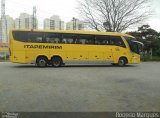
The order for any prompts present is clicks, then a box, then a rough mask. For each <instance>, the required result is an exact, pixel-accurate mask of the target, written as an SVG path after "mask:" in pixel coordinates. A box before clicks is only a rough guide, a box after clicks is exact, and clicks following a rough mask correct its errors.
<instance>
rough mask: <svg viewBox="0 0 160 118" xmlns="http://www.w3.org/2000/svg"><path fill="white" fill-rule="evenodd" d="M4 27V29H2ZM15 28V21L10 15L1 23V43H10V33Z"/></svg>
mask: <svg viewBox="0 0 160 118" xmlns="http://www.w3.org/2000/svg"><path fill="white" fill-rule="evenodd" d="M2 27H3V28H2ZM13 28H14V19H13V18H12V17H10V16H8V15H6V16H5V21H4V20H3V26H2V22H1V21H0V42H2V43H8V41H9V39H8V38H9V37H8V36H9V31H10V30H11V29H13Z"/></svg>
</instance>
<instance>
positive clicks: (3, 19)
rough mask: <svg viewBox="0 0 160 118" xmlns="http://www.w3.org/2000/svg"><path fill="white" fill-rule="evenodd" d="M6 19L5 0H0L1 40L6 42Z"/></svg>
mask: <svg viewBox="0 0 160 118" xmlns="http://www.w3.org/2000/svg"><path fill="white" fill-rule="evenodd" d="M7 31H8V30H7V21H6V15H5V0H1V42H4V43H6V42H7V43H8V32H7Z"/></svg>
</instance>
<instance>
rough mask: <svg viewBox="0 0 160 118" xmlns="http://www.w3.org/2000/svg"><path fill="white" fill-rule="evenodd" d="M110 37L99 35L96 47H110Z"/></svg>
mask: <svg viewBox="0 0 160 118" xmlns="http://www.w3.org/2000/svg"><path fill="white" fill-rule="evenodd" d="M109 42H110V41H109V36H102V35H97V36H96V39H95V44H96V45H109Z"/></svg>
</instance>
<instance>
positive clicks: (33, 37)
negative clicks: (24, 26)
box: [28, 32, 43, 43]
mask: <svg viewBox="0 0 160 118" xmlns="http://www.w3.org/2000/svg"><path fill="white" fill-rule="evenodd" d="M42 40H43V33H41V32H30V33H29V36H28V42H35V43H41V42H42Z"/></svg>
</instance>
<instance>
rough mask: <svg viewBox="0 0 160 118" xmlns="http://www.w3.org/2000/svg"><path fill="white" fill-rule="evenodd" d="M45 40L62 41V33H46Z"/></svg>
mask: <svg viewBox="0 0 160 118" xmlns="http://www.w3.org/2000/svg"><path fill="white" fill-rule="evenodd" d="M45 40H46V42H47V43H60V35H59V34H58V33H46V35H45Z"/></svg>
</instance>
